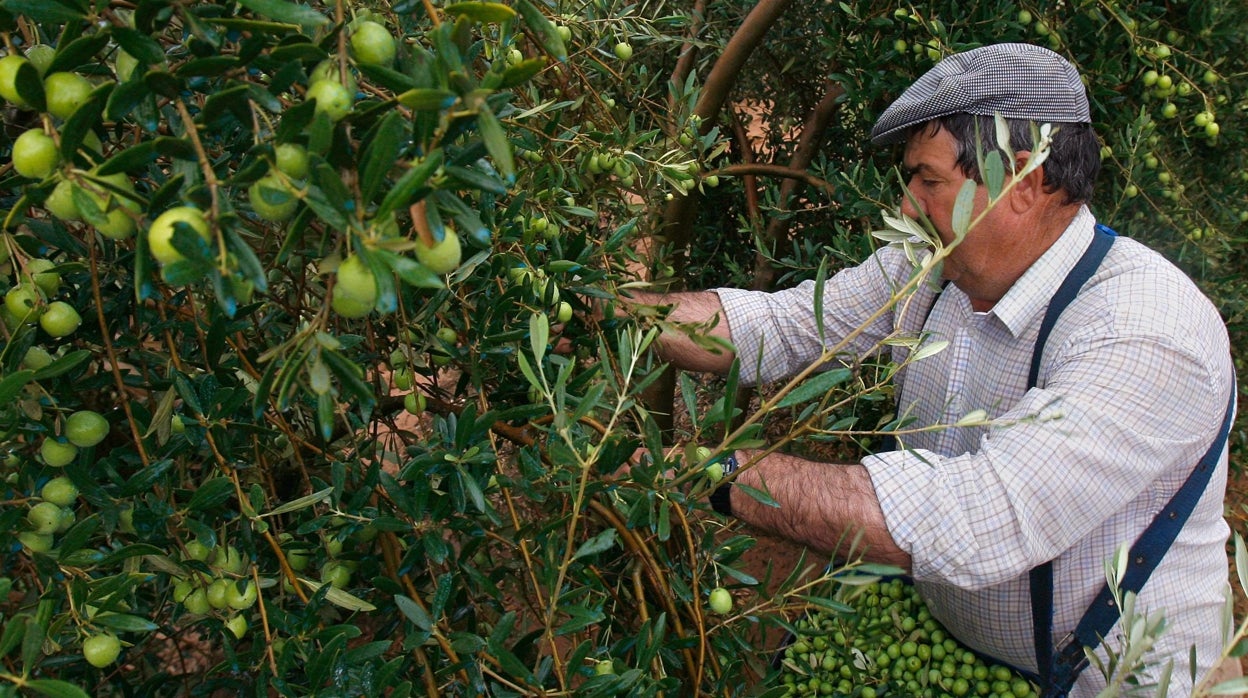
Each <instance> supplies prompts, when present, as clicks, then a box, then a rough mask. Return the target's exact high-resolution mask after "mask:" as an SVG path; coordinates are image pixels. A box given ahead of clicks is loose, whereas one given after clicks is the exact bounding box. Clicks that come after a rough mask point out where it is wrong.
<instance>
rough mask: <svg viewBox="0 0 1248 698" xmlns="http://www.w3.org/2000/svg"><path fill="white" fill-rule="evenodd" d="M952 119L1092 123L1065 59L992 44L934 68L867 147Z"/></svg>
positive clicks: (888, 113)
mask: <svg viewBox="0 0 1248 698" xmlns="http://www.w3.org/2000/svg"><path fill="white" fill-rule="evenodd" d="M950 114H979V115H983V116H992V115H993V114H1000V115H1001V116H1004V117H1006V118H1008V119H1028V120H1030V121H1038V122H1050V123H1091V121H1092V115H1091V111H1090V110H1089V108H1088V95H1087V91H1086V90H1085V89H1084V86H1083V82H1082V81H1081V80H1080V79H1079V72H1078V71H1077V70H1075V67H1074V66H1073V65H1071V64H1070V62H1068V61H1067V60H1066V59H1065V58H1062V57H1061V56H1059V55H1057V54H1056V53H1054V52H1052V51H1050V50H1048V49H1047V48H1041V47H1039V46H1032V45H1030V44H993V45H991V46H983V47H981V48H977V49H973V50H970V51H966V52H964V53H957V54H954V55H952V56H949V57H948V58H946V59H944V60H942V61H941V62H939V63H937V64H936V66H935V67H933V68H932V69H931V70H929V71H927V72H926V73H924V74H923V76H922V77H920V78H919V79H918V80H916V81H915V82H914V84H913V85H911V86H910V87H909V88H907V89H906V91H905V92H903V93H902V94H901V96H900V97H898V98H897V101H895V102H893V103H892V105H891V106H889V108H888V109H886V110H884V113H883V114H882V115H881V116H880V119H879V121H877V122H875V127H874V128H872V129H871V142H872V143H874V144H876V145H883V144H886V143H894V142H896V141H899V140H901V139H902V138H904V137H905V135H906V131H907V130H908V129H909V128H910V127H911V126H917V125H919V124H921V123H923V122H925V121H931V120H932V119H936V118H939V117H942V116H948V115H950Z"/></svg>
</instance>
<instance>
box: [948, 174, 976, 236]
mask: <svg viewBox="0 0 1248 698" xmlns="http://www.w3.org/2000/svg"><path fill="white" fill-rule="evenodd" d="M975 189H976V185H975V180H972V179H968V180H966V181H965V182H963V183H962V188H961V189H960V190H958V198H957V199H956V200H954V202H953V234H954V240H955V242H961V241H962V238H964V237H966V233H967V231H969V230H970V229H971V214H972V213H973V211H974V208H975Z"/></svg>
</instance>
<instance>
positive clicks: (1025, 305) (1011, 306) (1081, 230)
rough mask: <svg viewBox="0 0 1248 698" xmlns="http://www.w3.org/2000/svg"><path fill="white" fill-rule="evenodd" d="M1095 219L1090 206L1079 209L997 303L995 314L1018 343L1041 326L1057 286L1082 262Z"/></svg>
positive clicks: (993, 309)
mask: <svg viewBox="0 0 1248 698" xmlns="http://www.w3.org/2000/svg"><path fill="white" fill-rule="evenodd" d="M1095 225H1096V219H1095V218H1094V217H1093V216H1092V212H1091V211H1089V210H1088V207H1087V206H1080V207H1079V211H1078V213H1076V214H1075V217H1074V219H1073V220H1071V222H1070V225H1068V226H1066V230H1065V231H1063V232H1062V234H1061V236H1059V237H1058V238H1057V240H1056V241H1054V243H1053V244H1052V245H1051V246H1050V247H1049V249H1048V250H1046V251H1045V253H1044V254H1043V255H1041V256H1040V259H1037V260H1036V262H1035V263H1034V264H1032V265H1031V266H1030V267H1029V268H1028V269H1027V271H1025V272H1023V275H1022V276H1020V277H1019V278H1018V281H1015V282H1014V285H1013V286H1011V287H1010V290H1009V291H1006V293H1005V295H1004V296H1002V297H1001V300H999V301H997V303H996V305H995V306H993V308H992V314H993V315H995V316H996V317H997V319H998V320H1000V321H1001V323H1002V324H1003V325H1005V327H1006V328H1007V329H1008V330H1009V331H1010V334H1012V335H1013V336H1014V338H1015V339H1017V338H1018V337H1020V336H1021V335H1022V333H1023V331H1024V330H1026V329H1027V327H1028V326H1030V325H1032V324H1034V323H1038V322H1039V320H1040V315H1041V313H1043V312H1044V309H1045V308H1046V307H1048V304H1049V301H1050V300H1051V299H1052V298H1053V294H1054V293H1057V288H1058V286H1061V284H1062V280H1064V279H1065V278H1066V275H1067V274H1069V273H1070V270H1071V269H1073V268H1074V267H1075V264H1077V263H1078V262H1079V258H1080V257H1082V256H1083V253H1084V251H1085V250H1086V249H1087V248H1088V244H1089V243H1090V242H1091V241H1092V235H1093V234H1094V232H1093V231H1094V227H1095Z"/></svg>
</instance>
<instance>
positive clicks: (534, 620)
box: [0, 0, 1248, 696]
mask: <svg viewBox="0 0 1248 698" xmlns="http://www.w3.org/2000/svg"><path fill="white" fill-rule="evenodd" d="M1246 29H1248V8H1246V7H1245V6H1244V5H1243V4H1242V3H1241V2H1238V1H1237V0H1232V1H1227V0H1219V1H1217V2H1170V3H1154V2H1119V3H1114V2H1082V1H1080V2H1073V3H1072V2H1064V3H1060V4H1059V3H1028V4H1025V5H1018V4H1015V3H1006V2H978V3H962V2H936V3H929V4H913V5H911V4H901V3H878V2H866V1H860V2H848V1H847V2H839V3H822V4H817V5H808V4H800V3H793V2H791V1H789V0H763V1H762V2H758V3H752V2H735V1H733V2H719V3H706V2H704V1H703V0H681V1H677V0H670V1H664V0H651V1H649V2H643V3H640V4H628V3H622V2H615V0H594V1H593V2H562V1H560V2H543V1H542V0H514V1H512V0H508V1H507V2H505V3H502V4H493V3H485V2H460V3H444V2H442V1H441V0H422V1H421V2H416V1H415V0H397V2H394V3H393V4H389V5H386V4H384V3H376V4H375V5H374V4H369V5H367V6H366V5H364V4H360V5H348V4H345V3H342V2H339V3H338V4H322V3H319V2H318V3H313V4H302V3H297V2H290V1H288V0H239V2H228V1H226V0H206V1H204V2H199V3H173V2H169V1H168V0H138V1H137V2H128V1H125V0H114V1H112V2H109V1H107V0H98V1H96V2H88V1H87V0H2V1H0V36H2V37H3V41H4V53H5V55H4V56H3V57H0V97H2V98H3V100H4V102H3V107H2V108H3V118H4V132H3V134H2V135H0V153H3V154H4V155H5V159H4V162H5V163H6V164H5V165H4V166H3V168H2V169H0V212H2V215H3V230H2V232H0V293H3V295H4V303H3V305H2V306H0V320H2V322H0V445H2V446H0V447H2V449H3V453H2V454H0V455H2V456H3V463H2V464H0V471H2V472H3V478H4V483H3V489H2V490H0V492H2V494H0V499H2V500H3V504H4V506H3V508H2V509H0V531H3V532H4V533H3V534H0V546H2V547H0V570H3V572H2V573H0V574H2V575H3V577H0V625H2V626H3V629H2V632H0V661H2V662H3V667H2V668H0V695H16V694H27V693H32V692H33V693H37V694H43V695H52V696H79V695H83V694H84V693H85V694H90V695H94V694H100V695H104V694H112V693H119V694H126V695H145V696H146V695H211V694H213V693H214V692H217V691H225V692H229V693H238V694H249V695H269V694H270V692H272V693H275V694H279V695H313V694H315V695H323V696H331V695H392V696H402V695H410V694H412V693H417V694H424V695H429V696H434V695H444V694H447V695H482V694H488V695H528V694H540V693H543V692H575V693H577V694H580V695H620V694H630V695H631V694H637V695H651V694H656V693H659V692H667V693H671V692H687V693H693V692H695V691H705V692H707V693H714V694H721V695H723V694H734V693H741V692H744V691H752V690H755V689H753V688H752V687H753V686H756V685H758V684H759V683H760V682H762V683H766V682H775V683H778V682H777V681H776V679H775V672H774V670H773V669H772V667H771V662H770V659H771V654H772V650H773V649H774V647H773V646H771V645H769V644H768V643H769V642H773V641H774V638H775V633H772V634H770V635H767V634H765V633H764V631H765V630H769V629H770V630H794V629H795V628H794V626H793V625H792V621H793V620H794V619H795V618H796V617H797V616H798V615H800V614H801V613H803V612H805V611H807V610H811V609H819V610H820V611H821V612H823V613H825V614H837V613H844V612H845V607H844V606H842V605H841V604H840V603H839V602H836V601H834V600H833V596H834V595H835V593H836V590H837V589H838V588H840V587H841V586H842V585H844V584H845V582H846V580H849V579H854V580H858V581H862V580H863V579H864V577H865V576H869V575H872V574H875V573H884V572H887V570H879V569H874V568H870V567H858V568H857V569H856V570H855V571H854V574H853V575H850V576H846V575H844V574H842V575H836V576H832V575H823V574H821V573H820V572H819V571H818V570H819V569H821V568H822V567H823V566H824V563H825V562H826V561H825V560H817V561H815V562H814V563H812V564H809V567H810V568H812V569H813V570H815V571H814V572H812V571H811V569H807V566H808V565H807V563H806V561H805V560H804V559H803V560H801V561H799V562H798V564H797V566H796V568H794V569H780V570H774V571H770V572H769V571H766V569H765V567H764V565H762V564H759V562H758V561H756V560H755V561H751V559H750V557H749V553H750V550H751V548H752V546H753V545H754V541H753V540H752V539H751V538H750V537H748V536H747V535H745V534H744V532H742V531H740V530H737V529H735V528H732V527H725V524H724V522H723V521H722V520H719V519H717V518H715V517H713V516H711V515H710V514H708V513H707V511H706V505H705V503H704V499H705V497H704V495H705V493H706V491H707V490H708V488H709V487H710V486H711V485H712V484H713V480H714V476H715V473H714V472H711V473H709V474H708V473H707V472H706V471H705V470H704V466H705V464H706V462H707V461H708V460H713V458H714V454H715V453H717V452H722V451H725V450H728V449H730V448H737V447H742V446H745V445H749V444H758V443H760V442H762V440H763V439H764V437H766V438H767V439H769V440H770V442H771V443H779V444H780V445H782V446H783V447H786V448H799V449H800V448H816V447H820V448H823V447H827V446H828V444H829V442H830V443H831V445H832V447H833V448H836V449H840V450H841V451H843V452H852V451H853V450H854V449H856V448H858V446H859V445H860V444H861V443H862V440H863V439H869V438H870V435H871V433H872V432H874V431H876V430H877V429H878V428H880V427H883V426H886V425H887V423H888V422H889V420H890V419H891V417H890V416H889V410H888V407H887V400H886V397H887V394H888V390H887V387H888V384H887V378H888V376H889V375H890V368H889V367H887V366H882V367H880V370H879V372H878V374H876V375H866V374H861V375H855V376H850V375H849V374H848V373H845V372H829V373H827V374H822V376H821V377H819V378H816V379H814V380H813V381H812V382H810V383H808V384H806V385H805V386H803V387H799V388H797V389H792V388H789V389H787V390H781V391H780V392H779V394H776V393H774V392H773V393H771V395H774V397H773V399H771V400H770V401H769V402H768V403H766V404H765V405H764V407H763V408H762V409H760V410H758V411H757V412H754V411H752V410H751V411H749V412H747V413H744V414H743V413H741V410H740V409H739V408H737V407H734V405H736V404H737V403H736V400H735V397H736V396H735V393H736V392H737V386H736V381H735V379H734V378H733V377H732V376H729V377H728V378H727V379H726V381H724V382H722V383H715V384H713V386H711V387H709V388H708V387H707V386H705V385H701V384H699V383H698V382H697V381H696V380H695V378H694V377H691V376H687V375H685V376H680V377H673V376H671V375H670V373H664V372H663V371H661V370H660V369H661V367H660V366H658V365H657V364H656V362H655V360H654V359H653V357H652V356H651V355H650V354H649V353H648V352H647V348H648V346H649V344H650V343H651V342H652V341H653V338H654V336H655V333H656V332H657V331H658V328H659V327H660V326H661V325H662V324H663V323H662V317H661V313H659V312H658V311H656V312H655V313H654V314H644V313H643V314H640V315H638V316H632V317H629V316H625V315H622V314H621V315H618V316H616V315H613V314H610V313H608V314H607V316H606V317H605V318H602V319H599V317H598V315H595V314H593V313H589V312H587V311H588V310H589V305H590V303H591V302H592V301H594V300H595V299H596V300H601V301H609V300H610V299H612V298H613V297H614V296H615V294H616V292H617V290H618V289H619V288H620V287H622V286H627V285H628V284H632V283H637V282H638V279H639V278H640V279H644V280H646V281H651V282H654V283H655V284H658V285H668V286H673V285H674V286H679V285H689V286H697V287H703V286H714V285H730V284H735V285H756V286H759V287H771V286H775V285H788V284H791V283H794V282H796V281H797V280H799V279H804V278H814V277H816V276H817V275H818V274H821V273H830V272H831V271H834V270H835V268H837V267H838V266H839V265H841V264H844V263H846V262H848V261H850V260H855V259H860V258H862V257H863V256H865V255H866V254H868V253H869V252H870V250H871V247H872V245H873V244H875V243H873V241H872V239H871V237H870V236H869V235H867V233H868V232H869V231H870V230H872V229H874V228H877V227H879V219H880V216H879V213H880V211H881V209H883V208H890V207H891V206H892V205H893V203H892V202H894V201H895V200H896V198H897V196H898V194H899V190H900V188H899V185H898V183H897V179H896V177H895V176H894V175H893V174H892V167H893V165H894V162H895V159H896V155H897V153H896V152H895V151H892V150H879V149H871V148H870V147H869V146H868V145H867V144H866V137H865V135H866V133H867V131H868V130H869V128H870V125H871V124H872V122H873V120H874V118H875V116H876V115H878V114H879V112H880V111H881V110H882V108H883V107H884V106H885V105H886V104H887V103H888V101H889V100H890V99H891V98H892V97H895V96H896V95H897V94H898V93H899V92H900V91H901V90H902V89H904V87H905V86H906V85H907V84H908V83H909V82H910V80H912V79H913V78H914V77H915V76H917V75H918V74H920V73H921V72H922V71H924V70H926V69H927V68H928V67H930V66H931V65H932V64H933V63H934V61H935V60H937V59H939V58H940V57H941V56H943V55H947V54H948V53H950V52H954V51H958V50H961V49H965V48H969V47H972V46H976V45H981V44H984V43H988V42H995V41H1006V40H1020V41H1032V42H1039V43H1043V44H1047V45H1050V46H1052V47H1053V48H1055V49H1056V50H1058V51H1061V52H1062V53H1064V54H1066V55H1067V56H1069V57H1070V58H1071V59H1072V60H1073V61H1075V63H1076V64H1077V65H1078V66H1079V67H1080V68H1081V69H1082V70H1083V71H1084V72H1085V74H1086V75H1087V77H1088V84H1089V88H1090V91H1091V94H1092V97H1093V102H1094V113H1095V119H1096V120H1097V123H1098V128H1099V130H1100V132H1101V133H1102V135H1103V137H1104V138H1105V143H1106V146H1105V150H1104V163H1105V173H1104V178H1103V182H1102V187H1101V189H1100V192H1099V194H1098V198H1097V201H1096V209H1097V212H1098V214H1099V215H1101V216H1102V217H1103V218H1104V219H1105V220H1106V221H1108V222H1110V223H1111V224H1112V225H1114V227H1116V228H1118V229H1119V230H1121V231H1122V232H1124V233H1126V234H1130V235H1134V236H1137V237H1141V238H1143V239H1146V240H1147V241H1149V242H1150V243H1153V244H1154V245H1156V246H1157V247H1159V248H1160V249H1162V250H1163V251H1164V252H1166V253H1167V254H1168V255H1170V256H1171V257H1172V258H1173V259H1175V260H1176V261H1179V262H1180V263H1181V264H1183V265H1184V266H1185V267H1186V268H1187V269H1188V270H1189V271H1190V272H1191V273H1192V274H1193V275H1194V276H1195V277H1196V278H1197V279H1198V280H1199V281H1200V282H1201V283H1202V284H1203V285H1204V286H1205V288H1206V289H1207V290H1208V291H1209V293H1210V294H1211V296H1213V297H1214V298H1215V299H1216V300H1217V302H1218V303H1219V304H1220V305H1221V307H1222V309H1223V311H1224V313H1225V315H1226V317H1227V319H1228V322H1229V323H1230V324H1231V326H1232V330H1233V331H1234V333H1235V334H1236V336H1242V334H1243V331H1244V317H1243V314H1244V303H1245V299H1248V290H1245V289H1244V287H1243V282H1242V279H1243V278H1244V273H1243V272H1244V271H1245V270H1244V268H1243V267H1244V262H1243V259H1242V257H1241V256H1240V255H1239V247H1238V246H1237V244H1236V243H1237V241H1238V240H1239V238H1240V237H1242V235H1243V234H1244V232H1245V230H1248V223H1246V222H1245V221H1248V201H1245V197H1244V194H1243V192H1244V189H1245V186H1248V185H1246V184H1245V182H1246V181H1248V162H1245V157H1246V156H1245V148H1244V144H1245V125H1246V124H1245V121H1246V118H1245V117H1246V115H1245V109H1246V107H1248V102H1246V101H1245V100H1248V93H1246V91H1245V90H1246V86H1248V80H1246V79H1245V75H1248V66H1246V65H1245V64H1246V62H1248V59H1246V58H1245V56H1248V50H1245V49H1248V47H1246V46H1245V36H1248V32H1246V31H1245V30H1246ZM821 265H822V266H821ZM608 305H609V303H608ZM556 345H558V346H559V351H555V350H554V349H553V347H554V346H556ZM851 378H852V380H851ZM670 382H676V383H679V387H680V391H679V396H680V399H679V400H678V402H677V403H676V407H675V408H673V404H672V403H671V402H670V401H668V402H665V401H664V400H663V399H662V395H663V394H664V391H663V390H662V387H663V385H664V383H670ZM777 409H778V410H783V411H784V413H785V414H786V415H789V417H788V418H786V420H769V419H768V415H769V413H770V412H771V411H773V410H777ZM673 412H679V413H680V414H681V418H680V419H678V420H677V421H676V425H675V430H674V431H672V430H668V429H666V428H665V426H666V422H667V421H668V419H667V416H668V415H669V414H670V413H673ZM734 420H737V422H736V424H735V425H734V424H733V422H734ZM742 420H743V421H742ZM777 424H779V425H780V426H777ZM789 424H791V425H792V426H791V427H786V425H789ZM671 444H676V445H678V448H677V449H676V450H675V451H674V452H667V451H665V450H664V446H665V445H671ZM698 444H704V445H705V446H706V447H708V448H709V451H707V452H699V451H697V448H696V447H697V445H698ZM1236 444H1237V446H1238V441H1237V442H1236ZM639 447H643V448H647V449H649V451H650V453H651V454H652V455H653V458H652V459H651V460H650V461H649V462H648V463H645V464H643V465H640V466H638V467H635V468H633V469H632V471H631V472H630V473H628V474H620V473H618V472H617V471H618V470H619V467H620V466H621V465H622V464H624V463H625V462H626V461H627V460H628V459H629V457H630V456H632V455H633V454H634V452H635V451H637V449H638V448H639ZM672 473H674V475H673V476H669V475H670V474H672ZM755 494H756V496H759V497H766V495H765V493H761V492H759V493H755ZM851 557H852V556H851ZM773 572H774V578H772V573H773ZM768 638H771V639H768ZM776 690H777V691H783V690H784V687H783V686H777V688H776ZM855 690H856V689H855Z"/></svg>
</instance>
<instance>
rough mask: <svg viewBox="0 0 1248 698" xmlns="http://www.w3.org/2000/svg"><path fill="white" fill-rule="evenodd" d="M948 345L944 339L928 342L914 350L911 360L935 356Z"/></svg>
mask: <svg viewBox="0 0 1248 698" xmlns="http://www.w3.org/2000/svg"><path fill="white" fill-rule="evenodd" d="M948 346H949V342H948V341H946V340H943V339H942V340H940V341H938V342H928V343H927V344H924V345H923V346H921V347H919V349H918V351H916V352H914V354H913V355H912V356H911V357H910V360H911V361H922V360H923V359H926V358H927V357H929V356H935V355H936V354H939V353H940V352H942V351H944V350H945V348H946V347H948ZM978 411H980V412H982V411H983V410H978Z"/></svg>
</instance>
